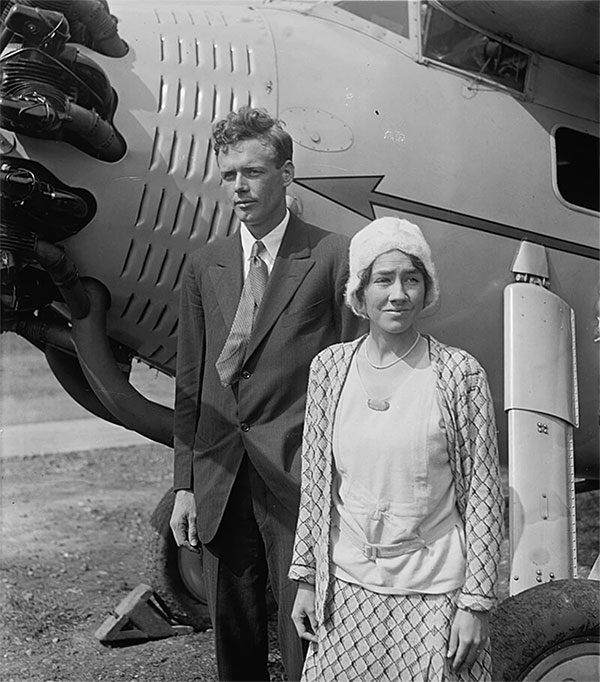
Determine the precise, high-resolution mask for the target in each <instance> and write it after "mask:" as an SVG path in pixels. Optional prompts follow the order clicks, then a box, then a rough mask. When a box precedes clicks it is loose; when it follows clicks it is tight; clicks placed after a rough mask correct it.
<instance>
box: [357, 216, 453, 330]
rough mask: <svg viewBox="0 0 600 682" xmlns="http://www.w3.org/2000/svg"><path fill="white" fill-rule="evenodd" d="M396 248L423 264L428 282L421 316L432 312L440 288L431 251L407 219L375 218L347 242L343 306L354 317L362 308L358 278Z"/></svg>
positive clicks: (361, 314) (359, 313) (437, 299)
mask: <svg viewBox="0 0 600 682" xmlns="http://www.w3.org/2000/svg"><path fill="white" fill-rule="evenodd" d="M394 249H398V250H399V251H402V252H404V253H405V254H407V255H409V256H417V258H419V259H420V260H421V262H422V263H423V266H424V267H425V270H426V271H427V274H428V275H429V279H430V282H428V283H427V290H426V293H425V302H424V304H423V310H422V312H421V316H423V315H427V314H430V313H432V312H434V311H435V308H436V306H437V304H438V301H439V298H440V285H439V281H438V277H437V272H436V270H435V266H434V264H433V260H432V258H431V249H430V248H429V244H428V243H427V242H426V241H425V237H423V233H422V232H421V230H420V229H419V228H418V227H417V226H416V225H415V224H414V223H411V222H409V221H408V220H403V219H400V218H391V217H385V218H378V219H377V220H374V221H373V222H371V223H369V224H368V225H366V226H365V227H363V229H362V230H360V232H357V233H356V234H355V235H354V237H352V240H351V241H350V275H349V277H348V283H347V284H346V304H347V305H348V306H349V307H350V308H351V309H352V310H353V312H354V313H355V314H356V315H359V316H360V317H364V316H365V315H364V313H362V312H360V311H361V309H362V308H363V305H362V304H361V302H360V301H359V299H358V298H357V295H356V293H357V291H358V290H359V289H360V287H361V282H360V275H361V273H362V272H364V271H365V270H367V269H368V268H369V266H370V265H372V264H373V262H374V261H375V259H376V258H377V257H378V256H381V254H382V253H387V252H388V251H392V250H394Z"/></svg>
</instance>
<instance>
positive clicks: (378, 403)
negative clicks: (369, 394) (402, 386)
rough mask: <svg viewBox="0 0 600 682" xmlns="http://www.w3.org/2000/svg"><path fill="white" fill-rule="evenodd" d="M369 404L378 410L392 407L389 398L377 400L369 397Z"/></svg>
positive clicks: (370, 407) (371, 407) (383, 410)
mask: <svg viewBox="0 0 600 682" xmlns="http://www.w3.org/2000/svg"><path fill="white" fill-rule="evenodd" d="M367 405H368V407H369V409H371V410H375V411H376V412H385V411H386V410H389V409H390V404H389V402H388V401H387V400H377V399H376V398H369V399H368V400H367Z"/></svg>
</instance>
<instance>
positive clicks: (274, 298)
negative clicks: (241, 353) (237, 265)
mask: <svg viewBox="0 0 600 682" xmlns="http://www.w3.org/2000/svg"><path fill="white" fill-rule="evenodd" d="M314 264H315V261H314V258H312V257H311V248H310V240H309V237H308V230H307V228H306V226H305V225H304V223H303V222H302V221H301V220H300V219H298V218H296V216H294V215H293V214H291V215H290V221H289V223H288V226H287V228H286V231H285V234H284V236H283V241H282V242H281V246H280V248H279V253H278V254H277V258H276V259H275V263H274V265H273V270H272V272H271V274H270V276H269V282H268V284H267V289H266V291H265V295H264V297H263V300H262V303H261V306H260V310H259V311H258V315H257V317H256V321H255V323H254V329H253V330H252V336H251V337H250V343H249V345H248V351H247V353H246V357H250V355H251V354H252V353H253V352H254V351H255V350H256V348H257V347H258V345H259V344H260V342H261V341H262V340H263V338H264V337H265V335H266V334H267V333H268V332H269V330H270V329H271V328H272V327H273V325H274V324H275V322H276V321H277V318H278V317H279V316H280V315H281V313H282V312H283V311H284V310H285V308H286V306H287V304H288V303H289V301H290V299H291V298H292V296H293V295H294V293H295V292H296V290H297V289H298V287H299V286H300V284H301V283H302V280H303V279H304V278H305V277H306V274H307V273H308V271H309V270H310V269H311V268H312V267H313V266H314Z"/></svg>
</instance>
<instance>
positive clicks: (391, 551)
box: [340, 509, 462, 561]
mask: <svg viewBox="0 0 600 682" xmlns="http://www.w3.org/2000/svg"><path fill="white" fill-rule="evenodd" d="M457 524H460V525H462V521H461V518H460V516H459V514H458V511H456V509H454V511H453V512H452V514H450V515H449V516H447V517H446V518H445V519H443V520H442V521H440V523H438V524H437V525H436V526H434V527H433V528H431V529H429V530H428V531H425V532H423V531H420V532H419V533H418V534H417V535H416V536H415V537H412V538H407V539H406V540H401V541H400V542H396V543H394V544H393V545H378V544H373V543H370V542H367V540H366V538H365V536H364V534H362V533H360V534H359V533H357V532H356V531H355V530H354V528H351V527H350V526H349V525H348V523H347V522H346V521H345V520H344V519H343V518H342V517H340V533H341V534H343V535H345V536H346V537H347V538H348V539H349V540H350V542H351V543H352V544H353V545H354V546H355V547H356V548H357V549H359V550H360V551H361V552H362V554H363V555H364V556H365V557H366V558H367V559H369V561H374V560H375V559H377V558H382V559H387V558H390V557H396V556H402V555H404V554H412V552H416V551H418V550H419V549H423V547H427V545H430V544H431V543H432V542H434V541H435V540H438V539H439V538H441V537H443V536H444V535H446V533H448V532H449V531H451V530H452V528H454V526H455V525H457Z"/></svg>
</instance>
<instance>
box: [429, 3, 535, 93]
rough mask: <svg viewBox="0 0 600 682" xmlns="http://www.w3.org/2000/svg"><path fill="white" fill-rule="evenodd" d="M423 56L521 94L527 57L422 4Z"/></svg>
mask: <svg viewBox="0 0 600 682" xmlns="http://www.w3.org/2000/svg"><path fill="white" fill-rule="evenodd" d="M421 27H422V41H423V56H424V57H426V58H428V59H431V60H433V61H436V62H440V63H442V64H447V65H448V66H452V67H455V68H457V69H461V70H462V71H468V72H470V73H473V74H476V75H478V76H481V77H484V78H487V79H488V80H493V81H495V82H496V83H499V84H500V85H503V86H504V87H507V88H511V89H512V90H518V91H520V92H523V90H524V89H525V77H526V75H527V66H528V64H529V55H528V54H527V53H526V52H522V51H521V50H518V49H516V48H514V47H511V46H508V45H506V44H505V43H501V42H498V41H497V40H494V39H493V38H491V37H490V36H488V35H485V34H484V33H481V32H479V31H477V30H476V29H474V28H471V27H470V26H466V25H465V24H463V23H461V22H460V21H458V20H456V19H454V17H452V16H451V15H449V14H447V13H446V12H444V11H443V10H441V9H440V8H438V7H435V6H432V5H429V4H427V3H423V4H422V17H421Z"/></svg>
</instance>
